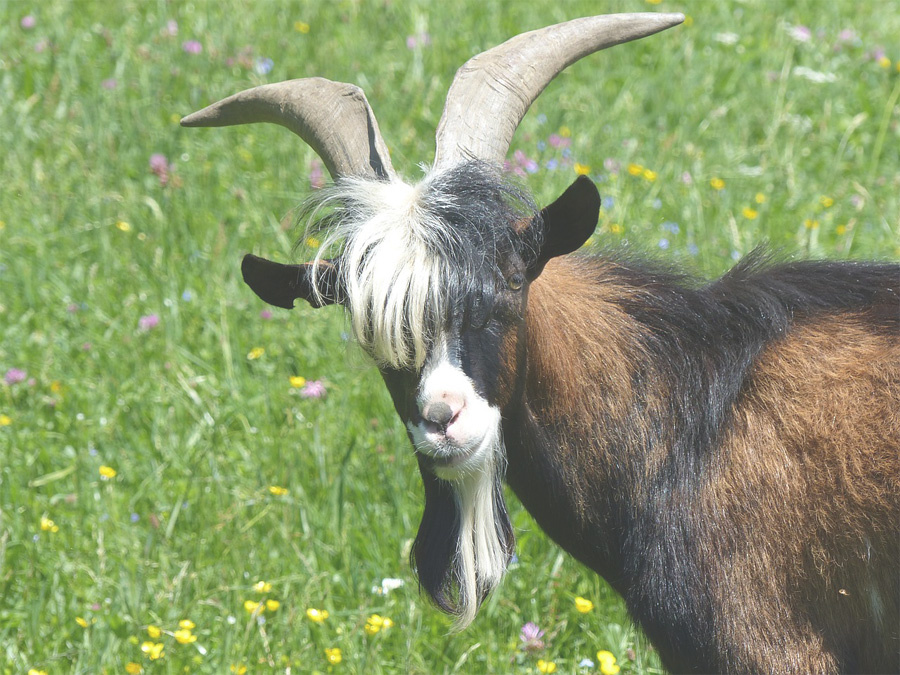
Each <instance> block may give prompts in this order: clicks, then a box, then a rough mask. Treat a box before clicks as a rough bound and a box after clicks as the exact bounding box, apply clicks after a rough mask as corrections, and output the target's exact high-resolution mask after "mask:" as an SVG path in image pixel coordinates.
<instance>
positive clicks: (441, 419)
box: [422, 401, 454, 426]
mask: <svg viewBox="0 0 900 675" xmlns="http://www.w3.org/2000/svg"><path fill="white" fill-rule="evenodd" d="M453 414H454V413H453V409H452V408H451V407H450V406H449V405H447V404H446V403H444V402H443V401H437V402H436V403H432V404H431V405H429V406H428V407H427V408H425V412H424V413H422V416H423V417H424V418H425V419H426V420H428V421H429V422H433V423H434V424H438V425H441V426H443V425H445V424H447V423H448V422H449V421H450V420H452V419H453Z"/></svg>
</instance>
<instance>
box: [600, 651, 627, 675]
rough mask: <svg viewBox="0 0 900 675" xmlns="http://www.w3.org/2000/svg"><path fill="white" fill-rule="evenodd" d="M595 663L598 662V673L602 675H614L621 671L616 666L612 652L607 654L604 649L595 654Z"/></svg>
mask: <svg viewBox="0 0 900 675" xmlns="http://www.w3.org/2000/svg"><path fill="white" fill-rule="evenodd" d="M597 661H599V662H600V672H601V673H603V675H616V673H618V672H619V670H621V669H620V668H619V666H618V665H616V657H615V656H613V654H612V652H608V651H606V650H605V649H602V650H600V651H599V652H597Z"/></svg>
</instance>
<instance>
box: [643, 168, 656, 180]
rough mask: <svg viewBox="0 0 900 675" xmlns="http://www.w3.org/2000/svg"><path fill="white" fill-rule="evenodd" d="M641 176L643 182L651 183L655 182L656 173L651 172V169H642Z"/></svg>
mask: <svg viewBox="0 0 900 675" xmlns="http://www.w3.org/2000/svg"><path fill="white" fill-rule="evenodd" d="M642 175H643V176H644V180H645V181H647V182H648V183H652V182H653V181H655V180H656V176H657V173H656V172H655V171H652V170H651V169H644V172H643V174H642Z"/></svg>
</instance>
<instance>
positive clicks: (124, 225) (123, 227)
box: [116, 220, 131, 232]
mask: <svg viewBox="0 0 900 675" xmlns="http://www.w3.org/2000/svg"><path fill="white" fill-rule="evenodd" d="M116 227H117V228H119V229H120V230H122V232H131V224H130V223H126V222H125V221H124V220H120V221H119V222H117V223H116Z"/></svg>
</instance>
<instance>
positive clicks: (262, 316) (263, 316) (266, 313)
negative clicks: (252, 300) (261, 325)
mask: <svg viewBox="0 0 900 675" xmlns="http://www.w3.org/2000/svg"><path fill="white" fill-rule="evenodd" d="M259 318H260V319H265V320H266V321H268V320H269V319H271V318H272V312H270V311H269V310H267V309H264V310H262V311H261V312H260V313H259Z"/></svg>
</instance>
